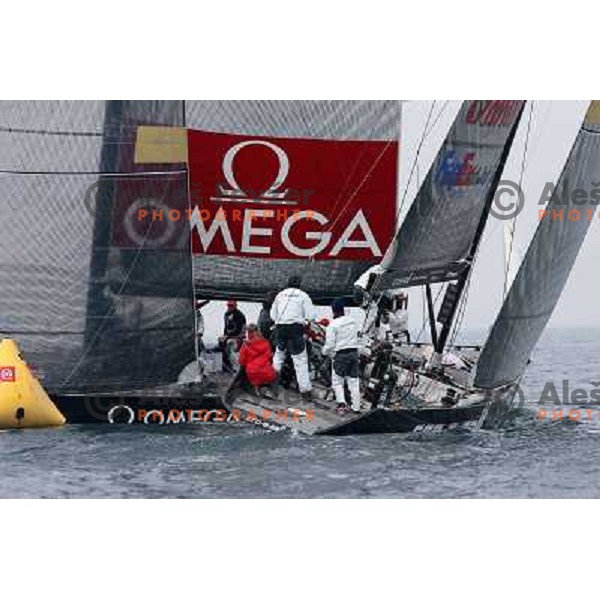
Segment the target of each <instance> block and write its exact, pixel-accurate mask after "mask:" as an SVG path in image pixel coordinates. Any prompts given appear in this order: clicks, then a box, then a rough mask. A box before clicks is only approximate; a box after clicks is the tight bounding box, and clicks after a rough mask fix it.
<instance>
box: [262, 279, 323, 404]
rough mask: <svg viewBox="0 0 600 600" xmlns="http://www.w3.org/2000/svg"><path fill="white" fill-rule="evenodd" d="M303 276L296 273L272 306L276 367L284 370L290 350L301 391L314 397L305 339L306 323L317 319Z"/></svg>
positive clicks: (274, 361)
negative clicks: (305, 289) (305, 288)
mask: <svg viewBox="0 0 600 600" xmlns="http://www.w3.org/2000/svg"><path fill="white" fill-rule="evenodd" d="M301 282H302V280H301V278H300V277H298V276H297V275H293V276H292V277H290V278H289V280H288V287H287V288H285V289H284V290H282V291H281V292H279V294H277V296H276V297H275V300H274V301H273V306H271V319H273V322H274V323H275V343H276V350H275V357H274V359H273V366H274V367H275V370H276V371H277V373H279V372H280V371H281V367H282V366H283V362H284V360H285V356H286V353H287V352H289V353H290V354H291V356H292V361H293V363H294V371H295V372H296V380H297V381H298V390H299V391H300V393H301V394H302V398H303V399H304V400H310V398H311V391H312V385H311V382H310V376H309V373H308V355H307V353H306V343H305V341H304V325H305V323H306V322H307V321H310V320H312V319H313V318H314V307H313V303H312V300H311V299H310V296H309V295H308V294H307V293H306V292H304V291H302V290H301V289H300V285H301Z"/></svg>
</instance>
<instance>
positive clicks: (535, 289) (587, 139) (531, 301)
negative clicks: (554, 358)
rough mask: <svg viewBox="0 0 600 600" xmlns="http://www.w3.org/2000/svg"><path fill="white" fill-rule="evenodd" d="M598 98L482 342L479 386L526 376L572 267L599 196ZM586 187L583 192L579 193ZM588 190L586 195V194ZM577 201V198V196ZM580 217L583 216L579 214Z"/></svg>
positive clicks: (501, 382)
mask: <svg viewBox="0 0 600 600" xmlns="http://www.w3.org/2000/svg"><path fill="white" fill-rule="evenodd" d="M595 181H596V182H597V181H600V102H598V101H594V102H592V104H591V105H590V109H589V110H588V113H587V115H586V118H585V120H584V123H583V125H582V127H581V129H580V131H579V134H578V135H577V138H576V140H575V144H574V145H573V148H572V150H571V154H570V155H569V159H568V161H567V163H566V165H565V168H564V170H563V172H562V174H561V177H560V179H559V182H558V185H557V186H556V190H555V193H554V195H553V196H552V198H551V199H550V202H549V203H548V205H547V207H546V211H547V215H546V216H544V217H542V218H541V222H540V224H539V225H538V228H537V231H536V233H535V236H534V238H533V241H532V243H531V245H530V246H529V249H528V251H527V254H526V256H525V259H524V261H523V263H522V265H521V268H520V269H519V272H518V274H517V277H516V279H515V280H514V282H513V284H512V287H511V288H510V292H509V293H508V296H507V297H506V300H505V302H504V304H503V305H502V309H501V310H500V314H499V315H498V318H497V319H496V322H495V323H494V326H493V328H492V331H491V333H490V336H489V337H488V340H487V342H486V344H485V346H484V349H483V351H482V354H481V357H480V359H479V363H478V366H477V374H476V377H475V385H476V386H478V387H481V388H494V387H497V386H501V385H506V384H509V383H512V382H514V381H516V380H518V378H519V377H520V376H521V375H522V373H523V371H524V370H525V367H526V366H527V363H528V361H529V357H530V355H531V352H532V350H533V348H534V347H535V345H536V343H537V341H538V339H539V337H540V335H541V334H542V332H543V331H544V328H545V327H546V324H547V323H548V321H549V319H550V317H551V315H552V312H553V311H554V308H555V307H556V304H557V302H558V299H559V298H560V294H561V292H562V290H563V288H564V286H565V284H566V282H567V279H568V277H569V273H570V272H571V269H572V268H573V264H574V263H575V259H576V258H577V254H578V252H579V248H580V247H581V244H582V243H583V240H584V238H585V235H586V233H587V231H588V228H589V225H590V222H591V220H592V218H593V215H594V212H595V209H596V205H597V203H598V201H597V200H596V199H594V198H593V197H591V196H590V192H591V191H592V189H593V187H594V183H593V182H595ZM576 190H582V192H576ZM583 193H585V195H586V196H587V198H586V199H584V198H583V197H582V194H583ZM574 197H575V198H576V202H573V198H574ZM577 217H579V218H577Z"/></svg>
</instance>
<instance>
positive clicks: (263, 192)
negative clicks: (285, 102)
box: [188, 131, 398, 261]
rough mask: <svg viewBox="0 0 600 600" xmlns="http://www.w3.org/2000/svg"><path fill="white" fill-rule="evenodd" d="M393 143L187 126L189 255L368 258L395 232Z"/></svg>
mask: <svg viewBox="0 0 600 600" xmlns="http://www.w3.org/2000/svg"><path fill="white" fill-rule="evenodd" d="M397 157H398V143H397V142H391V141H389V142H379V141H378V142H371V141H338V140H314V139H296V138H264V137H249V136H241V135H229V134H219V133H207V132H203V131H189V132H188V162H189V173H190V192H191V202H192V206H193V207H194V211H193V214H192V216H191V221H192V244H193V250H194V252H195V253H197V254H208V255H211V254H212V255H228V256H255V257H263V258H266V257H269V258H288V259H289V258H295V259H303V258H315V259H320V260H333V259H341V260H361V261H365V260H366V261H374V260H377V259H379V258H381V256H382V255H383V253H384V252H385V250H386V249H387V247H388V245H389V244H390V242H391V240H392V237H393V235H394V232H395V223H396V185H397Z"/></svg>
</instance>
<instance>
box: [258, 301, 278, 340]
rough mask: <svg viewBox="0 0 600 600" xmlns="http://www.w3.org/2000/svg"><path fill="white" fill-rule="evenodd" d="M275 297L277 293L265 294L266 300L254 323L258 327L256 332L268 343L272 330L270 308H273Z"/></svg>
mask: <svg viewBox="0 0 600 600" xmlns="http://www.w3.org/2000/svg"><path fill="white" fill-rule="evenodd" d="M275 296H277V292H269V293H268V294H267V296H266V298H265V299H264V300H263V303H262V308H261V309H260V314H259V315H258V321H257V322H256V324H257V325H258V330H259V331H260V333H261V334H262V336H263V337H264V338H265V339H266V340H269V341H271V337H272V329H273V325H274V323H273V319H271V306H273V301H274V300H275Z"/></svg>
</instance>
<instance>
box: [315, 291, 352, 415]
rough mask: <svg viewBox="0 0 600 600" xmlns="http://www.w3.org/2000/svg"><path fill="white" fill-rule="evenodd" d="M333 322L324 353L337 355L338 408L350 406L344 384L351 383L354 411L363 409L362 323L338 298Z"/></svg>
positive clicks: (334, 370) (333, 379)
mask: <svg viewBox="0 0 600 600" xmlns="http://www.w3.org/2000/svg"><path fill="white" fill-rule="evenodd" d="M331 310H332V312H333V321H332V322H331V323H330V324H329V327H327V329H326V334H325V345H324V347H323V353H324V354H327V355H329V356H332V357H333V361H332V363H333V364H332V369H331V387H332V388H333V391H334V393H335V400H336V402H337V409H336V410H337V411H338V412H339V413H340V414H344V413H345V412H346V411H347V410H348V409H347V406H346V400H345V398H344V383H347V384H348V389H349V390H350V397H351V399H352V412H355V413H358V412H360V385H359V381H358V326H357V324H356V322H355V321H354V319H353V318H352V317H350V316H349V315H346V314H345V310H344V301H343V300H342V299H341V298H338V299H336V300H334V301H333V303H332V305H331Z"/></svg>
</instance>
